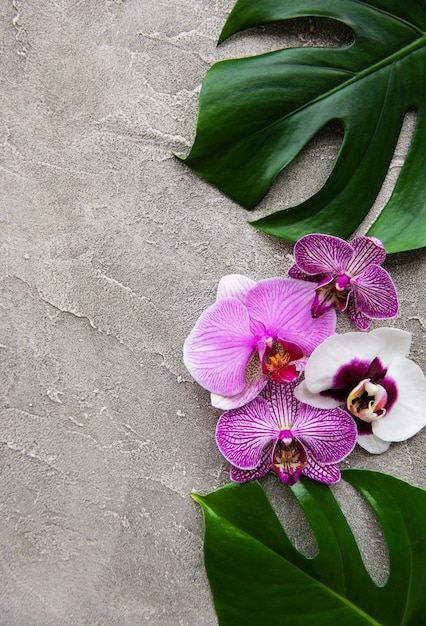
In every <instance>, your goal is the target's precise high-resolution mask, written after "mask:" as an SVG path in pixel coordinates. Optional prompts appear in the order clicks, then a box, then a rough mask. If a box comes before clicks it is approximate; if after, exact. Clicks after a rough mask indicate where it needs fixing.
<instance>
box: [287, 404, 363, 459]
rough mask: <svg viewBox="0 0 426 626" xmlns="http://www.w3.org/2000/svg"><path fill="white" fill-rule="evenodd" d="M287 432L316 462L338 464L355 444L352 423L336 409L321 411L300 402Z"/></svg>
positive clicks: (342, 412)
mask: <svg viewBox="0 0 426 626" xmlns="http://www.w3.org/2000/svg"><path fill="white" fill-rule="evenodd" d="M291 432H292V434H293V435H294V436H295V437H296V438H297V439H298V440H300V441H301V442H302V443H303V444H304V445H305V446H306V448H307V450H308V452H309V456H312V457H313V458H315V459H316V460H317V461H318V462H319V463H338V462H339V461H341V460H342V459H344V458H345V457H347V456H348V454H350V453H351V452H352V450H353V449H354V447H355V444H356V435H357V430H356V425H355V422H354V420H353V419H352V417H351V416H350V415H349V413H347V412H346V411H343V410H342V409H340V408H336V409H327V410H324V409H317V408H315V407H312V406H308V405H307V404H300V407H299V414H298V416H297V418H296V419H295V421H294V423H293V428H292V429H291Z"/></svg>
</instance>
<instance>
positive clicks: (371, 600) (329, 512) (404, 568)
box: [193, 470, 426, 626]
mask: <svg viewBox="0 0 426 626" xmlns="http://www.w3.org/2000/svg"><path fill="white" fill-rule="evenodd" d="M342 476H343V478H344V480H346V481H347V482H349V483H350V484H351V485H353V486H354V487H355V488H356V489H357V490H358V491H359V492H360V493H361V494H362V495H363V496H364V498H365V499H366V500H367V501H368V503H369V504H370V506H371V507H372V509H373V510H374V511H375V513H376V516H377V518H378V520H379V522H380V524H381V526H382V530H383V534H384V537H385V540H386V542H387V545H388V553H389V578H388V580H387V582H386V584H385V585H384V586H382V587H379V586H377V585H376V584H375V583H374V582H373V581H372V579H371V578H370V576H369V574H368V573H367V571H366V569H365V567H364V564H363V562H362V559H361V556H360V553H359V550H358V546H357V544H356V541H355V539H354V537H353V534H352V531H351V529H350V527H349V525H348V523H347V521H346V518H345V517H344V515H343V513H342V511H341V509H340V507H339V506H338V504H337V502H336V500H335V499H334V496H333V495H332V491H331V489H330V488H329V487H328V486H326V485H323V484H319V483H315V482H313V481H311V480H309V479H307V478H302V480H300V481H299V482H298V483H296V485H294V487H292V488H291V489H292V491H293V493H294V495H295V497H296V499H297V501H298V503H299V505H300V506H301V508H302V510H303V512H304V514H305V516H306V518H307V520H308V522H309V524H310V525H311V528H312V530H313V533H314V535H315V538H316V541H317V545H318V553H317V554H316V556H315V557H313V558H307V557H305V556H304V555H303V554H301V553H300V552H299V551H298V550H297V549H296V548H295V547H294V546H293V544H292V543H291V542H290V540H289V538H288V536H287V535H286V533H285V531H284V529H283V528H282V526H281V524H280V522H279V520H278V518H277V517H276V515H275V512H274V511H273V509H272V508H271V506H270V504H269V502H268V500H267V498H266V495H265V493H264V491H263V489H262V487H261V486H260V484H259V483H258V482H251V483H245V484H235V483H234V484H230V485H227V486H225V487H223V488H221V489H218V490H217V491H214V492H212V493H210V494H208V495H206V496H200V495H197V494H194V496H193V497H194V499H195V500H196V501H197V502H199V504H200V505H201V507H202V509H203V513H204V521H205V537H204V556H205V566H206V571H207V575H208V578H209V582H210V586H211V590H212V593H213V600H214V604H215V608H216V612H217V615H218V618H219V623H220V624H221V625H222V626H237V625H238V626H240V625H241V624H244V625H245V626H259V625H263V624H291V625H292V626H310V625H312V626H325V625H327V626H342V625H344V626H361V625H364V626H366V625H368V624H370V625H371V624H374V625H376V626H378V625H381V626H420V625H421V624H424V623H426V593H425V590H426V532H425V521H424V520H425V519H426V491H424V490H422V489H419V488H417V487H413V486H412V485H409V484H408V483H405V482H403V481H401V480H398V479H397V478H394V477H392V476H389V475H387V474H382V473H380V472H372V471H367V470H346V471H343V472H342ZM283 488H285V487H284V486H283ZM372 539H373V540H374V538H372Z"/></svg>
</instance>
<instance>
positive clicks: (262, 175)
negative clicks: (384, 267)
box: [183, 0, 426, 252]
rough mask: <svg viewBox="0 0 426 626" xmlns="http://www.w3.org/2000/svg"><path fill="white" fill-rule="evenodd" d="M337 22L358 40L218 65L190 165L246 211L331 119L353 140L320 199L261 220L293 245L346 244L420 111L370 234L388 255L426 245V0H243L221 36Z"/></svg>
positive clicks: (206, 89)
mask: <svg viewBox="0 0 426 626" xmlns="http://www.w3.org/2000/svg"><path fill="white" fill-rule="evenodd" d="M315 16H317V17H325V18H332V19H335V20H338V21H340V22H343V23H344V24H346V25H347V26H348V27H349V28H350V29H351V30H352V32H353V36H354V41H353V43H352V44H351V45H349V46H347V47H343V48H293V49H286V50H277V51H275V52H271V53H268V54H263V55H260V56H254V57H249V58H241V59H232V60H228V61H222V62H220V63H216V64H215V65H214V66H213V67H212V68H211V69H210V70H209V71H208V73H207V75H206V77H205V80H204V82H203V85H202V89H201V94H200V103H199V116H198V122H197V131H196V137H195V141H194V144H193V146H192V148H191V151H190V153H189V154H188V156H187V157H186V158H184V159H183V160H184V162H185V163H186V164H187V165H188V166H189V167H190V168H192V169H193V170H194V172H196V173H197V174H198V175H199V176H201V177H202V178H204V179H206V180H207V181H209V182H210V183H212V184H213V185H215V186H217V187H218V188H219V189H220V190H222V191H223V192H224V193H225V194H227V195H228V196H230V197H231V198H232V199H234V200H235V201H236V202H238V203H240V204H242V205H243V206H244V207H246V208H247V209H253V208H254V207H255V206H256V205H257V204H258V203H259V202H260V200H261V199H262V198H263V197H264V196H265V194H266V193H267V192H268V190H269V189H270V187H271V185H272V184H273V182H274V180H275V178H276V176H277V175H278V174H279V172H281V170H283V169H284V168H285V167H286V166H287V165H288V164H289V163H290V162H291V161H292V160H293V159H294V158H295V157H296V156H297V154H298V153H299V152H300V151H301V150H302V149H303V148H304V147H305V146H306V145H307V144H308V143H309V142H310V141H311V139H312V138H313V137H314V136H315V135H316V134H317V133H318V132H319V131H320V130H321V129H322V128H323V127H324V126H325V125H327V124H328V123H330V122H331V121H332V120H340V121H341V123H342V125H343V128H344V138H343V143H342V146H341V149H340V151H339V154H338V156H337V158H336V161H335V164H334V168H333V170H332V172H331V174H330V176H329V178H328V180H327V181H326V183H325V184H324V186H323V187H322V188H321V189H320V191H318V192H317V193H316V194H315V195H313V196H312V197H310V198H309V199H307V200H306V201H305V202H303V203H301V204H299V205H298V206H295V207H291V208H288V209H284V210H281V211H278V212H276V213H274V214H272V215H270V216H268V217H265V218H263V219H259V220H256V221H254V222H252V223H253V224H254V226H255V227H256V228H258V229H260V230H262V231H264V232H266V233H269V234H271V235H274V236H276V237H280V238H282V239H287V240H290V241H296V240H297V239H298V238H300V237H301V236H303V235H305V234H307V233H310V232H324V233H329V234H333V235H337V236H340V237H342V238H347V237H348V236H350V235H351V233H352V232H353V231H354V230H355V229H356V228H357V227H358V226H359V224H360V223H361V221H362V220H363V219H364V217H365V216H366V214H367V213H368V211H369V210H370V208H371V206H372V204H373V202H374V200H375V199H376V197H377V194H378V192H379V190H380V188H381V185H382V183H383V180H384V178H385V176H386V173H387V171H388V168H389V164H390V161H391V159H392V155H393V152H394V148H395V146H396V143H397V140H398V136H399V133H400V129H401V125H402V122H403V119H404V115H405V114H406V112H407V110H409V109H410V108H411V107H415V108H416V109H417V124H416V128H415V132H414V137H413V140H412V144H411V146H410V150H409V152H408V155H407V157H406V159H405V163H404V165H403V167H402V170H401V173H400V176H399V179H398V182H397V185H396V187H395V189H394V192H393V194H392V196H391V198H390V200H389V202H388V203H387V205H386V206H385V208H384V210H383V211H382V213H381V215H380V216H379V218H378V219H377V221H376V222H375V223H374V224H373V226H372V228H371V229H370V231H369V232H368V234H369V235H371V236H376V237H378V238H379V239H381V240H382V241H383V243H384V244H385V246H386V249H387V251H388V252H398V251H403V250H411V249H415V248H420V247H423V246H425V245H426V174H425V171H426V0H370V1H369V2H361V1H360V0H291V1H290V0H268V1H267V2H259V0H238V2H237V4H236V5H235V7H234V9H233V11H232V12H231V14H230V16H229V18H228V20H227V22H226V24H225V26H224V28H223V31H222V34H221V36H220V40H219V42H223V41H224V40H225V39H227V38H228V37H230V36H231V35H233V34H235V33H237V32H239V31H242V30H245V29H247V28H251V27H254V26H260V25H264V24H268V23H271V22H279V21H280V20H288V19H292V18H300V17H315Z"/></svg>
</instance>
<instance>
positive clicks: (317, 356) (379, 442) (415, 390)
mask: <svg viewBox="0 0 426 626" xmlns="http://www.w3.org/2000/svg"><path fill="white" fill-rule="evenodd" d="M410 344H411V334H410V333H408V332H406V331H404V330H398V329H396V328H377V329H376V330H372V331H371V332H369V333H366V334H361V333H346V334H344V335H334V336H333V337H329V338H328V339H326V340H325V341H324V343H323V344H321V345H320V346H319V347H318V348H317V349H316V350H315V351H314V352H313V354H312V355H311V357H310V358H309V360H308V362H307V364H306V367H305V372H304V374H305V379H304V381H303V382H302V383H300V385H299V386H298V387H297V389H296V390H295V395H296V397H297V398H298V399H299V400H301V401H302V402H306V403H308V404H310V405H312V406H315V407H319V408H323V409H326V408H332V407H336V406H343V407H345V409H346V410H347V411H348V413H350V414H351V415H352V416H353V418H354V419H355V422H356V424H357V427H358V443H359V445H360V446H362V447H363V448H365V450H368V451H369V452H372V453H374V454H380V453H381V452H385V451H386V450H387V449H388V448H389V446H390V443H391V442H392V441H404V440H405V439H408V438H409V437H412V436H413V435H415V434H416V433H417V432H418V431H419V430H421V429H422V428H423V426H425V424H426V410H425V407H426V378H425V376H424V375H423V372H422V370H421V369H420V367H419V366H418V365H416V364H415V363H414V362H413V361H411V360H410V359H408V358H407V355H408V353H409V350H410Z"/></svg>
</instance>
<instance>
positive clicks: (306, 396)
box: [294, 380, 341, 409]
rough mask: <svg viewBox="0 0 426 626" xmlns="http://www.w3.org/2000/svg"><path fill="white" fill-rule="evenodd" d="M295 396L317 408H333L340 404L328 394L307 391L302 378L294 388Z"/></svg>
mask: <svg viewBox="0 0 426 626" xmlns="http://www.w3.org/2000/svg"><path fill="white" fill-rule="evenodd" d="M294 395H295V397H296V398H297V399H298V400H299V401H300V402H304V403H305V404H309V405H310V406H315V407H317V408H318V409H335V408H336V407H338V406H340V405H341V402H339V400H335V399H334V398H331V397H329V396H323V395H321V394H320V393H312V392H311V391H309V389H308V386H307V384H306V381H305V380H303V381H302V382H301V383H300V384H299V385H297V387H296V388H295V390H294Z"/></svg>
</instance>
